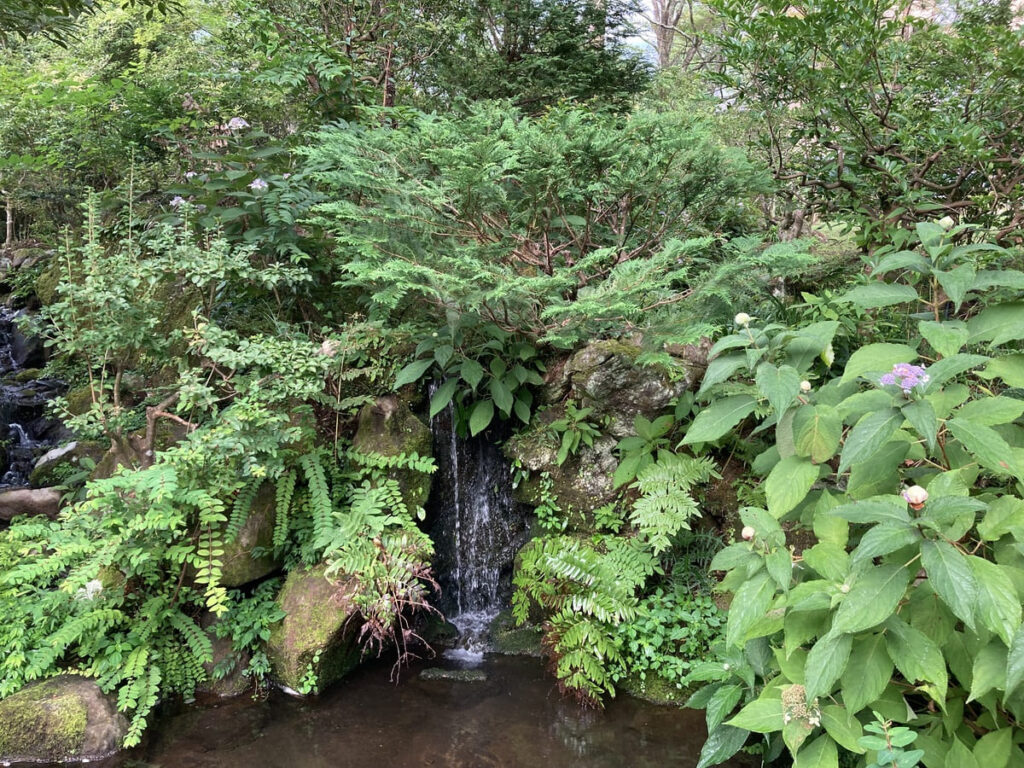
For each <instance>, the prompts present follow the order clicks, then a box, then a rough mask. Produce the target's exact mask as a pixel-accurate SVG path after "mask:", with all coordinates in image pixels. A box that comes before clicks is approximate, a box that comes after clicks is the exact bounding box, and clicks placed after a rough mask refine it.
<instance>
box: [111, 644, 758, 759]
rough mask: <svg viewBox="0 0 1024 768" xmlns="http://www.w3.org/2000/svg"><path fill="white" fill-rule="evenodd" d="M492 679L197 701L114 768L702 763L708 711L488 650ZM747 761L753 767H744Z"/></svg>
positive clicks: (360, 685)
mask: <svg viewBox="0 0 1024 768" xmlns="http://www.w3.org/2000/svg"><path fill="white" fill-rule="evenodd" d="M482 669H483V670H484V671H485V672H486V673H487V676H488V678H487V680H486V681H484V682H457V681H453V680H434V679H431V680H425V679H420V678H419V676H418V671H419V670H418V669H417V668H414V669H411V670H407V671H406V673H405V676H404V677H403V679H402V681H401V682H400V683H399V684H398V685H393V684H391V683H389V682H388V667H373V666H371V667H368V668H365V669H362V670H360V671H358V672H356V673H355V674H353V675H352V676H351V677H350V678H348V679H347V680H346V681H344V682H342V683H341V684H339V685H338V686H337V687H335V688H332V689H331V690H330V691H328V692H327V693H326V694H325V695H323V696H321V697H320V698H317V699H307V700H302V701H300V700H295V699H289V698H287V697H285V696H284V695H283V694H277V693H275V694H274V695H272V696H271V697H270V698H269V699H268V700H266V701H261V702H253V701H251V700H249V699H247V698H244V697H243V698H242V699H236V700H232V701H228V702H224V703H220V704H218V705H215V706H213V707H211V708H207V709H198V708H194V709H191V710H188V711H185V712H184V713H182V714H178V715H174V716H168V717H166V718H165V719H163V720H161V721H159V722H157V723H156V724H155V728H154V732H155V735H154V736H153V737H152V738H151V740H150V743H149V744H148V745H147V746H146V747H144V748H141V749H139V750H136V751H135V752H133V753H131V754H129V755H126V756H123V757H120V758H115V759H112V760H109V761H106V762H104V763H103V764H102V765H103V768H348V767H349V766H352V768H356V767H357V766H358V767H359V768H370V767H373V766H387V767H390V766H402V767H403V768H405V767H408V768H419V767H420V766H423V767H431V768H492V767H493V768H520V767H521V768H570V767H571V768H577V767H579V768H645V767H646V766H651V767H652V768H653V767H654V766H657V768H666V767H667V766H673V767H678V768H692V767H693V766H695V765H696V764H697V756H698V754H699V753H700V747H701V744H702V743H703V741H704V734H705V732H704V722H703V713H700V712H690V711H684V710H678V709H672V708H662V707H655V706H652V705H649V704H646V703H644V702H641V701H638V700H635V699H631V698H628V697H621V698H619V699H617V700H615V701H612V702H610V704H609V705H608V708H607V709H606V710H604V711H596V710H584V709H580V708H579V707H577V706H576V705H575V704H573V703H572V702H571V701H568V700H566V699H564V698H562V697H561V696H560V695H559V694H558V691H557V689H556V688H555V687H554V685H553V682H552V679H551V678H550V677H549V676H548V675H546V674H545V672H544V670H543V667H542V665H541V663H540V662H539V661H537V660H536V659H525V658H502V657H488V658H487V661H486V662H485V663H484V665H483V667H482ZM730 765H733V766H739V765H743V763H739V762H737V763H732V764H730Z"/></svg>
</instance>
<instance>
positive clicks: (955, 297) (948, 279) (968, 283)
mask: <svg viewBox="0 0 1024 768" xmlns="http://www.w3.org/2000/svg"><path fill="white" fill-rule="evenodd" d="M934 275H935V277H936V279H937V280H938V281H939V285H941V286H942V290H944V291H945V292H946V295H947V296H948V297H949V298H950V299H951V300H952V302H953V308H954V310H956V311H959V310H960V305H961V304H963V303H964V296H966V295H967V292H968V291H969V290H971V288H972V287H973V286H974V276H975V271H974V265H973V264H961V265H960V266H958V267H956V268H954V269H951V270H949V271H948V272H940V271H939V270H935V272H934Z"/></svg>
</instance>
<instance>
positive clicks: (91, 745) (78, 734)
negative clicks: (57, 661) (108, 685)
mask: <svg viewBox="0 0 1024 768" xmlns="http://www.w3.org/2000/svg"><path fill="white" fill-rule="evenodd" d="M127 731H128V721H127V720H126V719H125V717H124V715H122V714H121V713H119V712H118V711H117V707H116V704H115V702H114V700H113V699H112V697H109V696H106V695H104V693H103V692H102V691H101V690H100V688H99V686H98V685H96V683H94V682H93V681H91V680H88V679H86V678H84V677H79V676H77V675H61V676H59V677H54V678H51V679H49V680H43V681H40V682H37V683H32V684H30V685H28V686H26V687H25V688H23V689H22V690H21V691H19V692H18V693H15V694H14V695H12V696H9V697H8V698H6V699H4V700H3V701H0V761H4V762H18V761H24V762H54V763H61V762H84V761H91V760H101V759H103V758H105V757H109V756H110V755H112V754H114V753H115V752H116V751H117V749H118V747H119V746H120V744H121V740H122V739H123V738H124V736H125V734H126V733H127Z"/></svg>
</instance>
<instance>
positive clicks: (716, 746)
mask: <svg viewBox="0 0 1024 768" xmlns="http://www.w3.org/2000/svg"><path fill="white" fill-rule="evenodd" d="M749 735H750V731H747V730H744V729H743V728H733V727H732V726H731V725H720V726H718V727H717V728H715V730H714V731H712V732H711V733H710V734H708V738H707V741H705V742H704V746H703V747H702V748H701V750H700V762H699V763H697V768H711V766H713V765H719V764H721V763H724V762H725V761H726V760H728V759H729V758H730V757H732V756H733V755H735V754H736V753H737V752H739V751H740V750H741V749H742V748H743V745H744V744H746V743H747V737H748V736H749Z"/></svg>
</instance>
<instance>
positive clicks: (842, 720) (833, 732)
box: [821, 654, 865, 755]
mask: <svg viewBox="0 0 1024 768" xmlns="http://www.w3.org/2000/svg"><path fill="white" fill-rule="evenodd" d="M850 661H851V662H852V661H853V654H850ZM821 725H822V727H824V729H825V732H826V733H827V734H828V735H829V736H831V737H832V738H833V739H834V740H835V742H836V743H837V744H838V745H839V746H841V747H843V749H847V750H849V751H850V752H852V753H854V754H855V755H863V754H864V752H865V749H864V747H862V746H861V745H860V744H858V743H857V740H858V739H859V738H860V737H861V736H863V735H864V728H863V727H862V726H861V724H860V721H859V720H857V718H856V717H854V715H853V713H852V712H850V711H849V710H848V709H847V708H846V707H840V706H839V705H837V704H829V705H828V706H825V707H822V708H821Z"/></svg>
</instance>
